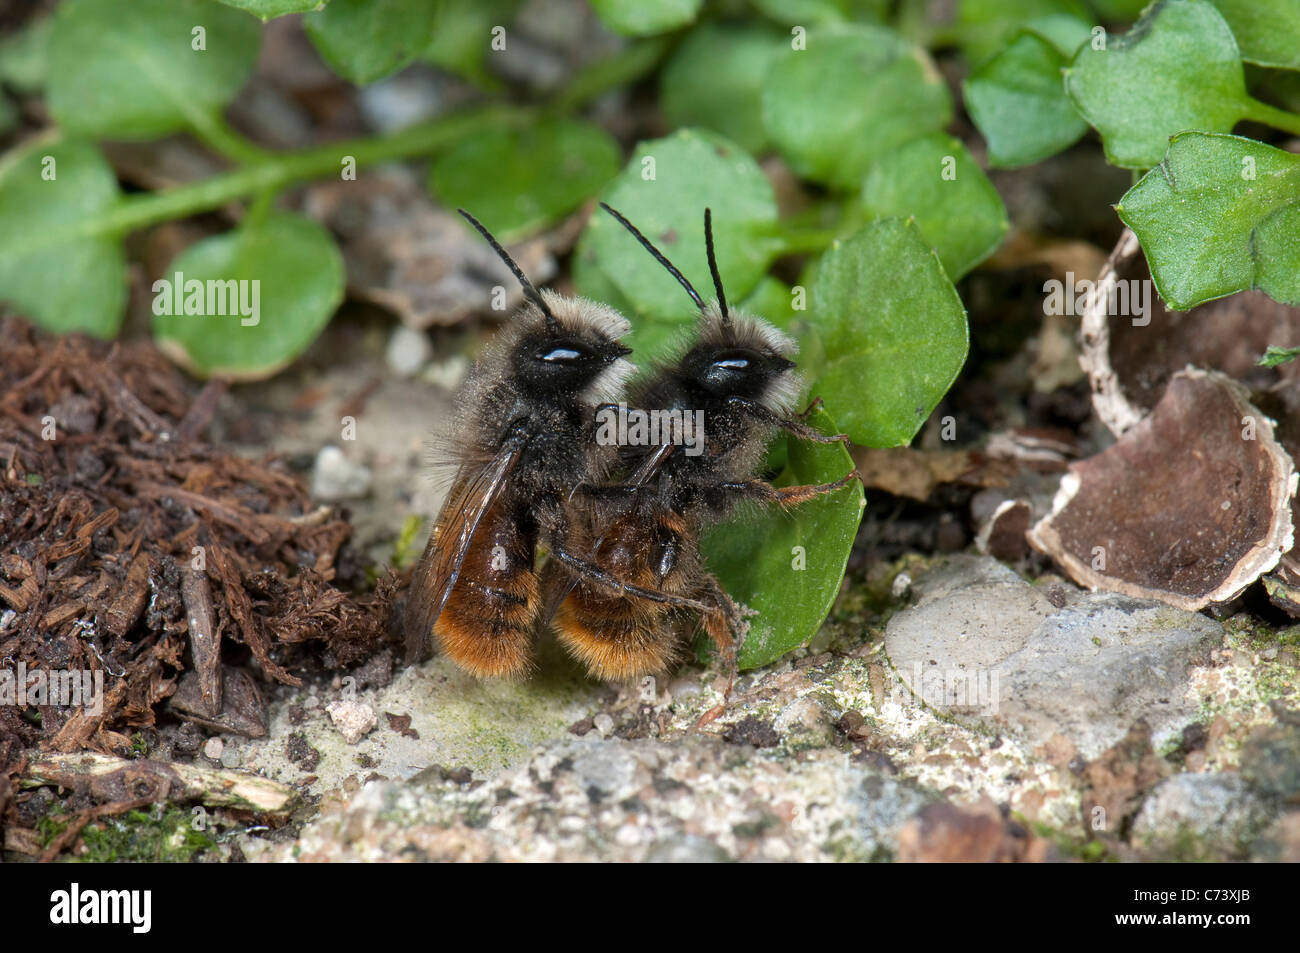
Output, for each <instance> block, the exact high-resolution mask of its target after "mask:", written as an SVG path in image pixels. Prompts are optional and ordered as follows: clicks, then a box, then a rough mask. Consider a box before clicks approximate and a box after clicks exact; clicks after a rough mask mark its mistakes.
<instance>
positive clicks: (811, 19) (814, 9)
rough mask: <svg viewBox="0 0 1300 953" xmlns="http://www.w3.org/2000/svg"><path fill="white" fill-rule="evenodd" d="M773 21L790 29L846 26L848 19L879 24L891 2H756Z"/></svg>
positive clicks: (754, 1) (775, 0)
mask: <svg viewBox="0 0 1300 953" xmlns="http://www.w3.org/2000/svg"><path fill="white" fill-rule="evenodd" d="M753 3H754V6H755V7H756V8H757V9H758V10H759V11H761V12H762V13H763V15H764V16H766V17H768V18H769V19H772V20H775V21H776V22H777V23H786V24H789V25H790V26H804V27H807V26H810V25H813V24H818V23H843V22H845V21H848V20H856V21H858V22H862V21H870V22H873V23H879V22H880V21H882V20H883V19H884V18H885V14H886V13H887V12H888V10H889V0H753Z"/></svg>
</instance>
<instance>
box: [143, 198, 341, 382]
mask: <svg viewBox="0 0 1300 953" xmlns="http://www.w3.org/2000/svg"><path fill="white" fill-rule="evenodd" d="M250 218H251V217H250ZM176 272H180V273H181V274H182V276H183V284H184V285H185V286H189V285H190V282H191V281H192V280H197V281H200V282H204V283H205V285H204V287H205V289H206V282H208V281H229V280H232V279H233V280H234V281H238V282H249V284H244V285H242V286H241V287H242V291H241V298H240V304H241V305H244V307H237V306H232V303H231V302H230V301H227V304H226V305H225V307H220V306H218V307H212V308H209V307H208V306H207V305H208V303H207V301H206V300H205V301H204V302H203V303H202V304H203V310H204V312H205V313H203V314H193V313H191V314H184V313H181V314H158V312H159V310H167V309H166V306H165V304H163V303H161V298H160V295H161V293H163V291H164V289H163V288H161V287H160V286H159V285H158V284H157V283H155V286H154V292H155V298H154V313H155V315H156V317H155V319H154V338H155V339H156V340H157V342H158V345H159V346H160V347H161V348H163V350H165V351H166V352H167V353H168V354H169V355H171V356H172V357H173V358H174V359H176V360H177V361H179V362H180V363H182V364H184V365H185V366H187V367H189V368H190V369H191V370H193V371H194V372H195V373H198V374H201V375H205V376H212V375H218V374H220V375H225V376H230V377H234V378H237V379H258V378H263V377H267V376H269V375H271V374H273V373H275V372H276V371H277V370H279V369H280V368H282V367H284V366H285V365H286V364H288V363H289V362H290V361H292V360H293V359H294V358H295V357H297V356H298V355H299V354H301V353H302V352H303V351H304V350H306V348H307V346H308V345H309V344H311V342H312V341H313V340H315V339H316V336H317V334H319V333H320V331H321V329H322V328H324V327H325V325H326V324H328V323H329V319H330V317H331V316H332V315H333V314H334V311H335V309H336V308H337V307H338V305H339V302H341V301H342V300H343V257H342V256H341V255H340V254H339V250H338V248H337V247H335V245H334V241H333V239H331V238H330V235H329V232H327V231H326V230H325V229H324V228H322V227H321V226H320V225H318V224H316V223H315V222H313V221H312V220H311V219H308V218H303V217H302V216H299V215H292V214H289V213H287V212H275V213H271V214H269V215H268V216H267V217H266V218H265V220H263V221H261V222H256V221H251V220H250V221H246V222H245V223H244V224H243V225H241V226H240V227H239V228H238V229H237V230H235V231H233V232H230V233H227V234H224V235H217V236H215V237H212V238H205V239H203V240H202V241H199V242H196V243H195V244H193V245H191V246H190V247H189V248H187V249H185V251H183V252H181V253H180V254H179V255H178V256H176V259H175V260H174V261H173V262H172V263H171V265H170V266H169V267H168V269H167V272H166V273H165V274H164V275H163V276H162V278H161V279H160V281H161V280H165V281H168V282H169V283H170V284H171V285H172V286H175V284H176V280H175V274H176ZM252 282H257V284H256V285H254V284H251V283H252ZM254 294H255V295H256V298H254ZM254 301H255V302H256V308H254V307H252V306H251V305H252V304H253V302H254ZM172 305H173V307H172V308H171V309H170V310H173V311H175V310H177V308H176V302H175V301H173V302H172ZM252 312H256V313H252ZM245 322H248V323H245ZM254 322H255V323H254Z"/></svg>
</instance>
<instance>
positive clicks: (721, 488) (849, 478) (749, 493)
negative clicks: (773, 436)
mask: <svg viewBox="0 0 1300 953" xmlns="http://www.w3.org/2000/svg"><path fill="white" fill-rule="evenodd" d="M861 479H862V477H861V476H860V475H859V474H858V471H857V470H850V471H849V472H848V473H847V474H845V475H844V476H843V477H841V478H840V479H838V480H836V481H834V482H833V483H809V484H805V485H803V486H783V487H779V488H778V487H775V486H772V484H770V483H766V482H764V481H763V480H743V481H740V482H731V483H718V484H715V485H714V486H713V487H711V488H710V491H711V494H716V495H717V497H718V499H719V502H722V501H723V500H725V498H726V497H727V496H743V497H745V498H746V499H750V500H754V501H755V502H757V503H775V504H777V505H778V506H780V507H782V508H785V509H788V508H789V507H792V506H798V505H799V504H800V503H806V502H808V501H809V500H811V499H814V498H816V497H818V496H821V495H822V494H823V493H833V492H835V491H836V490H839V489H841V488H843V487H846V486H848V485H849V484H850V483H852V482H853V481H854V480H859V481H860V480H861Z"/></svg>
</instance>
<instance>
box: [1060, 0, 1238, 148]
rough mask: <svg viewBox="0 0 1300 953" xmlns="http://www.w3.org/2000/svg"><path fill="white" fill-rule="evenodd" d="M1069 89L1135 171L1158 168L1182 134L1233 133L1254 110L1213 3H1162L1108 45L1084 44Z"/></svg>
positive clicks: (1071, 72) (1068, 79) (1109, 145)
mask: <svg viewBox="0 0 1300 953" xmlns="http://www.w3.org/2000/svg"><path fill="white" fill-rule="evenodd" d="M1065 88H1066V92H1067V93H1069V95H1070V98H1071V99H1072V100H1073V101H1074V104H1075V106H1077V107H1078V109H1079V112H1081V113H1082V114H1083V116H1084V118H1085V119H1087V120H1088V122H1089V123H1091V124H1092V126H1093V128H1095V129H1096V130H1097V131H1098V132H1099V133H1101V138H1102V142H1103V143H1104V145H1105V147H1106V157H1107V158H1108V159H1109V160H1110V162H1111V163H1112V164H1114V165H1118V166H1123V167H1124V168H1129V169H1148V168H1150V167H1151V166H1153V165H1155V164H1156V163H1157V162H1159V161H1160V157H1161V156H1163V155H1164V154H1165V149H1166V148H1167V147H1168V145H1169V138H1170V136H1173V135H1176V134H1177V133H1180V132H1186V131H1188V130H1196V131H1200V132H1230V131H1231V130H1232V127H1233V126H1234V125H1236V124H1237V122H1238V120H1240V119H1241V118H1242V117H1243V116H1245V115H1246V113H1247V112H1248V111H1249V107H1250V99H1249V97H1247V95H1246V80H1245V76H1244V74H1243V72H1242V68H1241V59H1240V57H1239V55H1238V53H1237V43H1236V41H1235V40H1234V39H1233V38H1232V31H1231V30H1230V29H1228V24H1227V23H1225V22H1224V20H1223V17H1222V16H1220V15H1219V11H1218V10H1216V9H1215V8H1214V6H1213V5H1212V4H1211V3H1209V2H1208V0H1159V2H1157V3H1154V4H1152V5H1151V6H1150V7H1149V8H1148V9H1147V11H1146V13H1144V14H1143V15H1142V18H1141V19H1140V20H1139V21H1138V22H1137V24H1136V25H1135V26H1134V27H1133V29H1132V30H1131V31H1129V32H1128V33H1126V34H1124V35H1122V36H1118V37H1108V38H1107V42H1106V48H1105V49H1104V50H1098V49H1093V46H1092V44H1088V45H1086V46H1084V47H1082V48H1081V49H1080V50H1079V52H1078V53H1077V54H1076V55H1075V57H1074V62H1073V63H1072V64H1071V65H1070V67H1069V68H1068V69H1067V70H1066V73H1065Z"/></svg>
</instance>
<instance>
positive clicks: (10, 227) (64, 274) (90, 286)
mask: <svg viewBox="0 0 1300 953" xmlns="http://www.w3.org/2000/svg"><path fill="white" fill-rule="evenodd" d="M120 201H121V195H120V193H119V192H118V188H117V178H116V177H115V176H114V175H113V169H112V167H111V166H109V164H108V163H107V162H106V161H104V158H103V157H102V156H101V155H100V154H99V152H98V151H97V150H96V149H95V147H94V146H92V145H90V144H88V143H85V142H77V141H68V142H41V141H34V142H32V143H30V144H28V145H27V146H26V147H24V148H23V149H22V150H21V151H18V152H14V153H11V154H10V155H8V156H7V157H6V158H5V160H4V162H3V163H0V300H2V301H7V302H9V303H10V304H12V305H13V306H14V307H16V308H17V309H18V310H19V311H21V312H23V313H25V314H26V315H27V316H29V317H30V318H31V319H32V320H33V321H35V322H36V323H37V324H39V325H40V326H41V327H43V328H46V329H48V330H50V331H57V332H67V331H86V332H89V333H91V334H94V335H96V336H97V337H101V338H111V337H113V335H115V334H116V333H117V329H118V326H119V325H120V324H121V323H122V315H123V313H124V311H125V309H126V258H125V255H124V254H123V252H122V245H121V242H120V241H119V240H118V239H117V237H116V236H107V235H99V236H88V232H87V229H86V228H85V226H86V225H87V223H89V222H93V220H94V219H95V218H96V217H97V216H100V215H103V214H106V213H108V212H110V211H111V210H112V209H113V208H115V207H116V206H117V205H118V203H119V202H120Z"/></svg>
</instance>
